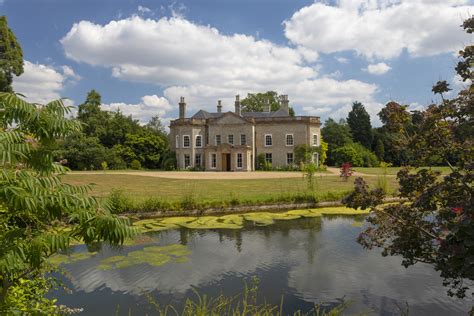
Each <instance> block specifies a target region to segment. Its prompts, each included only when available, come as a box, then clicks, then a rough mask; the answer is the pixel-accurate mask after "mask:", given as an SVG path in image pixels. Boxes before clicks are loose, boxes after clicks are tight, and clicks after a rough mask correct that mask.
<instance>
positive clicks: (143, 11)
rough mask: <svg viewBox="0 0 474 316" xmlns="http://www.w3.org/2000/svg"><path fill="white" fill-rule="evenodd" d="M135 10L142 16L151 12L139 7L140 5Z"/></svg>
mask: <svg viewBox="0 0 474 316" xmlns="http://www.w3.org/2000/svg"><path fill="white" fill-rule="evenodd" d="M137 10H138V12H140V13H142V14H145V13H150V12H151V10H150V9H149V8H147V7H144V6H141V5H139V6H138V8H137Z"/></svg>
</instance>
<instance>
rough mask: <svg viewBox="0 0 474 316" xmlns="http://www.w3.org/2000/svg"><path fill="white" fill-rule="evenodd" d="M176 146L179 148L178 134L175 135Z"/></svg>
mask: <svg viewBox="0 0 474 316" xmlns="http://www.w3.org/2000/svg"><path fill="white" fill-rule="evenodd" d="M176 148H179V135H176Z"/></svg>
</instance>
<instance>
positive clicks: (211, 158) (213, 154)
mask: <svg viewBox="0 0 474 316" xmlns="http://www.w3.org/2000/svg"><path fill="white" fill-rule="evenodd" d="M213 157H216V160H215V165H214V159H213ZM209 168H211V169H216V168H217V153H210V154H209Z"/></svg>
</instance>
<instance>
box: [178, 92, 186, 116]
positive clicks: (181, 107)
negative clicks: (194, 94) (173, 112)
mask: <svg viewBox="0 0 474 316" xmlns="http://www.w3.org/2000/svg"><path fill="white" fill-rule="evenodd" d="M185 116H186V102H184V97H181V98H180V100H179V118H180V119H184V117H185Z"/></svg>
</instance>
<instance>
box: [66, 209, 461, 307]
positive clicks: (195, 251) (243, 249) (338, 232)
mask: <svg viewBox="0 0 474 316" xmlns="http://www.w3.org/2000/svg"><path fill="white" fill-rule="evenodd" d="M358 222H360V218H359V219H357V218H354V217H352V218H350V217H325V218H323V219H321V218H312V219H299V220H292V221H277V223H276V224H275V225H270V226H265V227H254V226H249V227H245V228H244V229H242V230H215V231H210V230H207V231H203V230H187V229H180V230H174V231H163V232H159V233H156V234H151V235H152V236H153V238H152V239H150V240H149V242H150V243H152V244H154V245H169V244H181V245H185V246H187V247H188V249H189V250H190V252H191V254H190V255H189V260H188V261H187V262H183V263H168V264H164V265H162V266H159V267H154V266H150V265H147V264H140V265H135V266H131V267H127V268H123V269H114V270H106V271H102V270H98V269H97V265H98V264H99V262H100V261H101V260H102V259H104V258H107V257H109V256H112V255H117V254H121V255H124V254H127V253H128V252H130V251H135V250H138V249H142V248H143V247H144V245H136V246H130V247H125V248H123V249H121V250H117V249H114V250H112V249H110V248H108V247H105V246H104V247H102V249H101V250H100V252H99V254H98V255H97V256H96V257H93V258H91V259H88V260H84V261H81V262H77V263H73V264H69V265H67V266H65V267H66V269H67V270H68V271H69V273H70V275H71V276H72V278H71V280H70V281H69V282H70V283H71V285H72V287H73V289H74V291H75V294H74V296H71V295H66V294H64V293H62V292H58V293H57V294H58V296H59V299H60V302H61V303H64V304H69V305H72V306H78V305H77V304H78V303H80V304H81V305H80V306H82V307H84V308H85V309H86V314H91V315H93V314H97V315H99V314H100V313H105V314H110V313H111V312H113V311H114V310H115V307H116V305H117V304H121V305H122V307H124V305H125V307H127V306H128V307H130V306H133V310H135V311H136V310H137V309H138V310H140V309H143V308H144V307H143V305H144V304H143V303H144V302H145V300H144V299H143V292H149V293H153V294H154V295H155V296H156V297H157V300H158V301H159V302H161V303H169V302H174V303H175V304H179V303H181V300H182V299H183V297H185V296H186V295H188V294H190V290H191V288H192V287H196V288H198V290H199V291H203V292H206V293H209V294H211V295H212V294H214V295H217V294H219V293H221V291H223V292H224V293H226V294H229V295H230V294H235V293H236V292H237V291H240V289H241V288H242V283H243V279H245V278H247V279H249V278H250V277H251V276H257V277H259V279H260V280H261V287H260V289H261V293H262V295H264V296H265V298H266V299H267V301H269V302H273V303H276V304H278V303H279V301H280V297H281V295H284V297H285V306H286V308H287V309H288V310H291V309H293V308H303V309H305V308H310V307H311V306H312V304H313V303H318V302H334V301H335V300H336V299H338V298H341V297H346V298H347V299H349V300H351V301H353V303H352V305H351V311H358V312H360V311H367V310H369V309H370V310H374V311H376V313H377V314H383V315H392V314H397V312H398V309H397V307H396V305H397V304H398V305H403V304H404V303H405V302H408V304H409V306H410V314H412V315H457V314H459V315H464V314H465V313H466V311H467V310H468V309H469V304H468V303H469V302H467V301H456V300H454V299H451V298H449V297H447V295H446V294H445V293H446V289H445V288H443V287H442V285H441V284H442V283H441V279H440V278H439V277H438V276H437V273H436V272H434V271H433V270H432V269H431V268H430V267H429V266H426V265H423V264H419V265H417V266H415V267H411V268H409V269H405V268H403V267H402V266H401V265H400V259H399V258H393V257H388V258H384V257H381V256H380V254H379V253H377V252H376V251H366V250H364V249H362V248H361V247H360V246H359V245H358V244H357V243H356V242H355V238H356V236H357V235H358V234H359V232H360V231H361V230H362V227H360V225H358V224H357V223H358ZM149 245H150V244H147V246H149ZM81 250H82V249H81V247H78V249H77V251H81ZM95 251H97V249H95ZM98 300H99V301H101V302H107V305H108V306H106V304H98V303H97V301H98ZM114 302H115V304H114ZM71 303H72V304H71ZM137 304H138V305H141V306H140V307H137ZM125 307H124V308H125ZM125 310H127V311H128V309H126V308H125Z"/></svg>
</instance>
